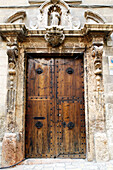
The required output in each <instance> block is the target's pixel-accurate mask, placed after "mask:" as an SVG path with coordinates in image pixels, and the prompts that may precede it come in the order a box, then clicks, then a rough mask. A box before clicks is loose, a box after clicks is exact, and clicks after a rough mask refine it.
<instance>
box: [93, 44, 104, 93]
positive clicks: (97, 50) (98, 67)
mask: <svg viewBox="0 0 113 170" xmlns="http://www.w3.org/2000/svg"><path fill="white" fill-rule="evenodd" d="M102 54H103V44H94V45H93V49H92V57H95V59H94V66H95V72H94V73H95V75H96V81H97V89H98V90H99V89H100V81H101V76H102Z"/></svg>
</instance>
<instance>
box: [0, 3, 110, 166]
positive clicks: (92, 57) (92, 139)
mask: <svg viewBox="0 0 113 170" xmlns="http://www.w3.org/2000/svg"><path fill="white" fill-rule="evenodd" d="M45 9H46V10H45ZM64 9H65V11H66V16H65V17H67V18H68V19H69V18H71V14H70V9H69V7H68V5H67V4H66V3H65V2H64V1H60V2H59V1H56V2H55V3H54V1H53V2H49V3H48V1H47V2H46V3H44V4H42V6H41V7H40V16H43V17H44V15H45V16H46V18H45V19H46V22H45V20H44V21H43V19H42V20H40V22H39V23H38V25H40V26H41V22H45V23H46V24H45V25H43V24H42V25H43V28H41V29H40V26H39V27H38V26H37V28H35V29H33V28H32V30H31V29H29V28H26V26H25V24H24V23H18V24H16V23H4V24H1V25H0V35H1V36H2V38H3V41H5V42H6V46H7V51H6V53H7V55H8V81H7V89H8V90H7V123H6V124H7V126H6V133H5V135H4V139H3V149H2V165H3V166H8V165H12V164H14V163H17V162H18V161H21V160H22V159H23V158H24V157H25V113H26V107H25V106H26V60H27V59H26V55H25V54H27V53H39V54H40V53H43V54H45V55H46V54H47V53H49V54H51V55H54V54H58V55H59V57H62V55H66V54H70V55H71V56H73V55H74V54H75V53H82V54H83V56H84V90H85V93H84V95H85V96H84V98H85V120H86V143H87V145H86V146H87V153H86V155H87V160H88V161H93V160H95V161H97V162H100V161H108V160H109V150H108V143H107V135H106V124H105V122H106V120H105V116H104V115H105V99H104V86H103V66H102V63H103V55H104V40H105V38H106V37H107V36H108V35H110V34H111V33H112V32H113V25H112V24H106V23H105V22H104V23H99V19H100V20H101V21H103V20H102V19H101V18H100V16H98V17H97V14H96V15H94V14H92V13H87V14H85V16H86V17H87V18H88V17H89V16H90V15H91V17H92V15H93V19H94V18H95V17H97V18H98V22H96V23H88V22H87V23H86V24H84V27H83V28H81V29H80V28H79V29H78V28H75V27H73V26H72V27H70V28H69V27H67V25H66V26H65V24H64V22H63V21H62V15H64ZM44 10H45V12H44ZM24 14H25V13H24ZM51 15H52V16H51ZM24 16H25V15H24ZM26 17H27V16H26ZM91 17H90V18H91ZM10 19H12V18H10ZM13 19H14V18H13ZM95 20H96V19H95ZM47 21H48V22H47ZM69 22H71V19H69ZM71 25H73V24H72V22H71ZM12 158H13V159H12Z"/></svg>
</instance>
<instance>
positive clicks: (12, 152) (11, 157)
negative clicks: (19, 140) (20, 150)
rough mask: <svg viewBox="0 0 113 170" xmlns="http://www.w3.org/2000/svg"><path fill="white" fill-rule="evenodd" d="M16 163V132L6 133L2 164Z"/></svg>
mask: <svg viewBox="0 0 113 170" xmlns="http://www.w3.org/2000/svg"><path fill="white" fill-rule="evenodd" d="M15 163H16V134H13V133H6V134H5V136H4V139H3V143H2V166H9V165H13V164H15Z"/></svg>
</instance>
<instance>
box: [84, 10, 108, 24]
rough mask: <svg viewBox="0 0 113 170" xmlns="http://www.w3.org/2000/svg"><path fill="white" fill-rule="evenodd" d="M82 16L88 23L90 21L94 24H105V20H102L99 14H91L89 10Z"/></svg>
mask: <svg viewBox="0 0 113 170" xmlns="http://www.w3.org/2000/svg"><path fill="white" fill-rule="evenodd" d="M84 16H85V18H86V21H87V22H88V23H89V22H90V20H91V21H93V22H96V23H102V24H104V23H106V20H105V18H103V17H102V16H101V15H100V14H98V13H96V12H93V11H91V10H87V11H85V14H84Z"/></svg>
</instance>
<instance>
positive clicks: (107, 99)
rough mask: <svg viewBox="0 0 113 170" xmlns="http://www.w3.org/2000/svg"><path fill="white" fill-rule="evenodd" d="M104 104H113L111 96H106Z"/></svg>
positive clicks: (112, 95) (112, 96)
mask: <svg viewBox="0 0 113 170" xmlns="http://www.w3.org/2000/svg"><path fill="white" fill-rule="evenodd" d="M105 101H106V103H111V104H113V94H108V95H107V96H106V99H105Z"/></svg>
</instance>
